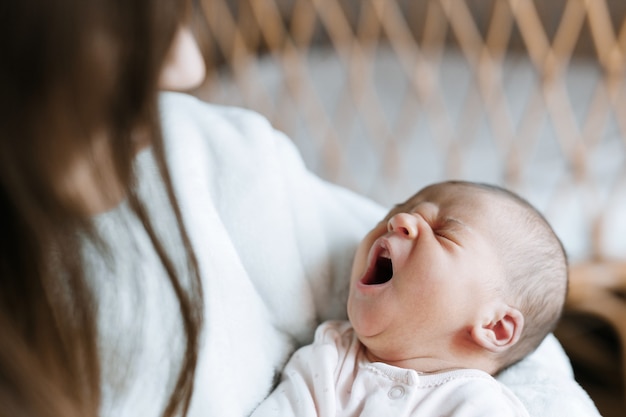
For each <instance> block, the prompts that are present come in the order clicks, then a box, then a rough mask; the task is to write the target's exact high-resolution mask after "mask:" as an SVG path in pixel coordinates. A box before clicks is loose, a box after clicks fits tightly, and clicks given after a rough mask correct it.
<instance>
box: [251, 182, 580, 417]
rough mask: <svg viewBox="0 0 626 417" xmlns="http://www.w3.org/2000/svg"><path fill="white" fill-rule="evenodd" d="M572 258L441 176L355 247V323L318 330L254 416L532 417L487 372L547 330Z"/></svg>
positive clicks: (546, 234) (486, 199)
mask: <svg viewBox="0 0 626 417" xmlns="http://www.w3.org/2000/svg"><path fill="white" fill-rule="evenodd" d="M567 274H568V270H567V259H566V255H565V251H564V249H563V246H562V245H561V242H560V241H559V239H558V237H557V236H556V235H555V233H554V231H553V230H552V228H551V227H550V226H549V224H548V223H547V222H546V220H545V219H544V218H543V216H542V215H541V214H540V213H539V212H538V211H537V210H535V209H534V208H533V207H532V206H531V205H530V204H529V203H527V202H526V201H524V200H523V199H521V198H520V197H518V196H517V195H515V194H513V193H511V192H509V191H506V190H504V189H502V188H498V187H495V186H491V185H485V184H476V183H469V182H458V181H455V182H445V183H440V184H435V185H431V186H429V187H426V188H424V189H423V190H421V191H420V192H418V193H417V194H416V195H414V196H413V197H411V198H410V199H409V200H408V201H406V202H405V203H403V204H400V205H398V206H396V207H395V208H394V209H393V210H391V212H390V213H389V214H388V215H387V217H386V218H385V219H384V220H383V221H382V222H380V223H379V224H378V225H377V226H376V227H375V228H374V229H373V230H372V231H371V232H370V233H369V234H368V235H367V236H366V237H365V238H364V239H363V241H362V242H361V244H360V246H359V248H358V250H357V252H356V255H355V259H354V264H353V269H352V275H351V279H350V294H349V298H348V317H349V319H350V322H349V323H348V322H326V323H323V324H322V325H320V327H319V328H318V329H317V331H316V335H315V341H314V343H313V344H312V345H309V346H305V347H303V348H301V349H300V350H298V351H297V352H296V353H295V354H294V355H293V356H292V358H291V359H290V361H289V363H288V364H287V366H286V368H285V370H284V372H283V376H282V381H281V383H280V385H279V386H278V387H277V388H276V390H275V391H274V392H273V393H272V394H271V395H270V397H268V399H267V400H266V401H264V402H263V403H262V404H261V405H260V406H259V408H258V409H257V410H256V412H255V414H254V415H255V416H275V415H294V416H298V417H302V416H336V415H341V416H498V417H503V416H527V415H528V413H527V412H526V410H525V408H524V407H523V405H522V404H521V403H520V402H519V400H517V399H516V398H515V396H514V395H513V393H512V392H510V391H509V390H508V389H507V388H506V387H504V386H503V385H502V384H500V383H499V382H498V381H497V380H496V379H495V378H493V375H495V374H497V373H498V372H499V371H501V370H502V369H504V368H505V367H507V366H509V365H511V364H513V363H515V362H517V361H519V360H520V359H522V358H523V357H524V356H526V355H527V354H529V353H530V352H532V351H533V350H534V349H535V348H536V347H537V346H538V345H539V344H540V342H541V341H542V340H543V339H544V337H545V336H546V335H547V334H548V333H550V332H551V331H552V330H553V329H554V326H555V325H556V323H557V321H558V319H559V317H560V315H561V311H562V309H563V304H564V302H565V296H566V292H567V279H568V278H567Z"/></svg>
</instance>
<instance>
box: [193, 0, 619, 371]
mask: <svg viewBox="0 0 626 417" xmlns="http://www.w3.org/2000/svg"><path fill="white" fill-rule="evenodd" d="M201 4H202V7H203V12H204V15H205V16H206V23H207V29H208V32H207V34H206V36H203V37H202V39H201V40H202V41H203V43H204V44H205V46H206V50H207V54H208V56H209V63H210V70H209V76H208V79H207V82H206V84H205V85H204V86H203V87H202V88H201V89H199V90H198V91H197V92H196V93H197V95H198V96H199V97H201V98H203V99H206V100H208V101H211V102H216V103H222V104H232V105H238V106H244V107H248V108H251V109H254V110H256V111H259V112H260V113H262V114H264V115H265V116H267V117H268V118H269V119H270V120H271V121H272V123H273V124H274V125H275V126H276V127H277V128H278V129H280V130H282V131H284V132H285V133H287V135H288V136H290V137H291V138H292V139H293V140H294V142H295V143H296V145H297V146H298V147H299V148H300V149H301V151H302V153H303V156H304V158H305V161H306V163H307V164H308V165H309V166H310V167H311V169H313V170H314V171H316V172H317V173H318V174H319V175H321V176H323V177H325V178H327V179H329V180H331V181H334V182H337V183H340V184H343V185H345V186H347V187H350V188H353V189H355V190H356V191H358V192H361V193H363V194H366V195H369V196H371V197H372V198H374V199H376V200H378V201H380V202H382V203H384V204H388V205H390V204H394V203H397V202H398V201H400V200H402V199H404V198H406V197H408V196H409V195H410V194H412V193H413V192H414V191H415V190H416V189H417V188H418V187H420V186H422V185H424V184H426V183H429V182H432V181H438V180H443V179H446V178H465V179H471V180H480V181H487V182H497V183H500V184H502V185H505V186H508V187H510V188H512V189H514V190H516V191H518V192H519V193H520V194H522V195H523V196H525V197H527V198H528V199H529V200H530V201H531V202H532V203H534V204H535V205H537V206H538V207H539V208H540V209H541V210H542V211H543V212H544V213H545V214H546V216H547V217H548V219H549V220H550V221H551V222H552V223H553V225H555V229H556V230H557V233H559V234H560V235H561V237H562V239H563V240H564V244H565V245H566V248H568V251H570V252H571V254H573V256H572V257H573V259H574V260H575V261H576V262H579V263H583V262H587V264H586V265H587V266H589V267H588V268H587V269H585V268H583V267H582V266H581V267H576V268H577V269H575V270H574V274H573V280H575V282H576V283H580V284H576V285H577V286H576V288H577V289H578V288H591V287H593V288H596V287H597V288H596V289H598V288H600V287H601V289H602V291H604V292H602V291H599V292H595V293H594V294H596V295H595V296H594V297H595V298H594V297H591V298H590V297H585V296H584V294H583V293H581V292H579V291H576V290H575V291H572V294H573V297H570V298H571V299H570V304H569V306H570V308H571V309H573V310H577V309H578V310H581V311H585V312H588V313H591V314H594V315H599V316H602V317H603V319H607V320H608V321H609V322H610V323H611V324H612V326H613V328H614V329H615V331H616V332H617V333H618V334H619V335H620V337H621V343H622V346H626V328H624V326H623V323H624V322H625V319H626V301H625V300H624V294H625V293H626V279H625V278H624V277H626V272H624V273H622V272H621V271H623V270H624V268H622V269H620V267H615V265H621V263H620V262H622V261H621V260H623V259H624V257H626V169H625V167H626V165H625V164H624V162H625V160H626V85H625V84H624V81H625V79H626V77H625V75H626V2H624V1H621V0H550V1H544V0H534V1H533V0H204V1H201ZM574 212H575V213H577V214H576V215H573V216H568V213H574ZM622 213H623V214H622ZM622 232H623V233H622ZM609 259H611V261H610V262H609V261H608V260H609ZM605 265H612V266H611V267H610V268H609V269H610V272H607V271H609V269H602V268H599V269H598V268H597V266H605ZM611 268H612V269H611ZM611 274H612V275H613V276H614V278H613V280H612V283H611V284H610V285H609V284H606V282H607V280H604V281H603V279H602V277H606V276H608V275H611ZM600 282H604V284H602V285H600V284H598V283H600ZM573 285H574V283H573ZM589 285H590V286H591V287H588V286H589ZM594 285H595V287H594ZM591 292H593V291H591ZM591 292H590V293H591ZM600 293H602V294H603V295H602V297H599V296H598V294H600ZM580 294H583V296H579V295H580ZM598 297H599V298H598ZM590 300H592V301H590ZM607 305H611V306H612V307H611V308H610V312H606V313H601V312H598V311H597V310H598V309H602V308H603V306H607ZM607 311H608V310H607ZM619 323H622V324H619ZM564 338H565V339H567V335H565V336H564ZM589 351H590V352H592V353H591V355H596V356H597V355H599V354H600V353H598V351H597V350H595V351H594V350H593V349H591V350H589ZM624 362H626V361H624ZM624 374H626V364H624ZM622 381H623V377H622Z"/></svg>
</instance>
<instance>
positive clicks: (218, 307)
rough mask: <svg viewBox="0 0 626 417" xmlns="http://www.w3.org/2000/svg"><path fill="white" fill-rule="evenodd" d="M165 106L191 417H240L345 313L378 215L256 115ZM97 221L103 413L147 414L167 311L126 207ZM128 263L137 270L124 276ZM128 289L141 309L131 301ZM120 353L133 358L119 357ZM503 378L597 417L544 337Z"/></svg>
mask: <svg viewBox="0 0 626 417" xmlns="http://www.w3.org/2000/svg"><path fill="white" fill-rule="evenodd" d="M162 111H163V119H164V126H165V133H166V147H167V151H168V158H169V163H170V168H171V171H172V175H173V181H174V187H175V190H176V193H177V196H178V198H179V201H180V205H181V208H182V211H183V217H184V221H185V224H186V226H187V229H188V231H189V233H190V238H191V240H192V244H193V246H194V249H195V252H196V255H197V257H198V261H199V266H200V273H201V277H202V281H203V286H204V296H205V303H206V305H205V331H204V333H203V342H202V347H201V352H200V362H199V365H198V369H197V376H196V385H195V394H194V397H193V400H192V404H191V411H190V416H193V417H197V416H198V417H199V416H219V417H223V416H246V415H248V414H249V413H250V412H251V411H252V410H253V409H254V407H255V406H256V405H257V404H258V403H259V402H260V401H261V400H262V399H263V398H264V397H265V396H266V395H267V394H268V393H269V391H270V389H271V387H272V385H273V383H274V378H275V376H276V374H277V372H278V371H279V370H280V369H281V367H282V366H283V364H284V363H285V361H286V360H287V358H288V357H289V355H290V353H291V352H292V351H293V349H295V348H296V347H297V346H299V345H302V344H305V343H308V342H309V341H311V339H312V336H313V331H314V329H315V327H316V325H317V324H318V323H319V322H320V321H321V320H325V319H330V318H344V317H345V306H344V303H345V298H346V292H347V277H348V271H349V268H350V265H351V258H352V253H353V250H354V248H355V246H356V244H357V243H358V241H359V240H360V239H361V237H362V236H363V235H364V233H365V232H366V231H367V230H369V229H370V228H371V227H372V226H373V225H374V224H375V222H377V221H379V220H380V219H381V218H382V216H383V215H384V213H385V211H386V210H384V209H383V208H381V207H379V206H378V205H376V204H374V203H372V202H370V201H368V200H366V199H364V198H362V197H360V196H357V195H355V194H353V193H351V192H349V191H347V190H345V189H341V188H339V187H336V186H333V185H331V184H328V183H326V182H324V181H322V180H320V179H318V178H317V177H315V176H314V175H312V174H310V173H309V172H308V171H307V170H306V168H305V167H304V165H303V163H302V161H301V159H300V156H299V155H298V153H297V151H296V149H295V147H294V146H293V145H292V144H291V142H290V141H289V140H288V139H287V138H285V137H284V136H283V135H282V134H280V133H279V132H277V131H275V130H274V129H273V128H272V127H271V126H270V125H269V123H268V122H267V121H266V120H265V119H263V118H262V117H260V116H258V115H256V114H253V113H251V112H248V111H243V110H239V109H234V108H224V107H216V106H212V105H207V104H205V103H202V102H200V101H198V100H196V99H194V98H192V97H190V96H186V95H182V94H173V93H171V94H170V93H168V94H165V95H164V96H163V98H162ZM139 167H140V169H141V177H140V184H141V186H142V192H143V193H144V195H145V196H146V198H147V199H148V200H149V201H150V209H151V210H152V212H153V215H154V216H156V218H157V219H158V220H159V222H158V223H159V230H160V233H161V234H162V236H164V238H165V239H166V241H167V242H168V244H169V245H170V247H171V250H172V251H174V252H175V253H180V252H177V251H180V243H179V239H178V237H177V235H176V233H175V229H174V227H173V225H172V219H171V215H170V214H169V210H168V208H167V204H166V203H165V199H164V198H163V197H162V193H160V192H159V185H158V183H157V182H156V181H155V178H156V176H155V175H154V169H155V168H154V165H153V162H152V159H151V154H150V152H149V151H148V152H144V153H143V154H141V155H140V157H139ZM99 226H100V230H101V231H102V232H103V234H104V235H105V236H104V237H105V239H107V240H109V241H111V242H114V244H113V245H112V247H111V250H112V252H113V255H114V256H112V257H109V258H107V259H105V260H102V262H104V263H103V264H102V263H100V262H101V260H99V259H96V257H95V256H92V257H93V258H94V268H95V270H96V271H97V273H99V274H100V275H104V274H105V273H106V277H103V278H102V279H100V278H99V279H98V280H97V282H96V285H97V286H98V291H99V292H100V294H101V297H102V300H101V311H102V320H101V324H102V329H103V330H102V331H103V334H104V338H103V339H104V340H106V343H104V344H103V352H104V353H103V354H104V356H105V360H106V361H107V362H106V364H105V372H104V376H105V379H106V382H107V384H106V390H105V395H104V402H105V404H104V409H103V415H115V416H120V415H129V416H131V415H132V416H137V415H141V416H148V417H149V416H156V415H158V409H159V407H161V406H162V401H163V400H162V399H163V398H165V397H166V396H167V390H166V389H164V388H163V386H166V384H164V382H165V381H167V380H168V377H169V375H171V370H172V369H176V366H177V362H176V361H175V360H174V359H175V358H176V354H177V353H178V352H180V343H178V342H177V341H178V340H179V337H180V333H181V330H180V323H179V321H178V319H177V318H176V317H177V314H178V313H177V312H176V305H175V303H174V301H173V298H172V296H171V290H170V288H169V286H168V285H164V284H163V283H164V282H165V279H164V277H163V271H162V269H161V268H160V267H159V265H158V262H156V258H155V256H154V253H153V251H152V249H151V247H150V245H149V244H147V243H146V242H147V240H146V239H145V236H144V235H143V234H142V233H141V230H140V228H138V227H136V224H135V221H134V220H133V219H132V216H128V213H127V210H126V207H125V206H124V205H122V206H121V207H120V208H119V209H117V210H115V211H113V212H111V213H108V214H106V215H104V216H102V217H101V218H100V219H99ZM130 235H132V236H130ZM131 237H132V239H130V238H131ZM128 242H134V243H133V244H129V243H128ZM137 257H139V259H143V260H144V262H143V263H142V264H141V265H140V267H133V268H130V267H129V265H137V262H136V260H137ZM112 258H113V259H116V262H112V261H111V259H112ZM179 268H184V265H179ZM181 270H183V269H181ZM137 289H139V290H140V291H137ZM133 291H134V293H138V292H139V293H140V294H142V296H140V297H139V298H140V300H139V301H140V302H138V301H137V297H135V296H130V297H129V296H127V295H126V294H128V293H133ZM152 300H159V301H158V302H153V301H152ZM120 334H124V335H126V336H124V337H120V336H119V335H120ZM128 357H133V358H135V359H134V360H132V361H131V360H124V361H122V360H120V358H128ZM120 375H124V376H126V379H127V381H128V382H127V383H126V384H125V385H124V386H120V385H119V380H120ZM500 380H501V381H502V382H504V383H506V384H507V385H508V386H509V387H510V388H511V389H512V390H513V391H514V392H515V393H516V394H517V395H518V396H519V397H520V399H521V400H522V402H524V404H525V405H526V407H527V408H528V410H529V412H530V414H531V415H533V416H557V415H558V416H562V415H568V416H581V417H582V416H597V415H599V414H598V413H597V411H596V410H595V407H594V406H593V404H592V403H591V401H590V400H589V398H588V396H587V395H586V394H585V392H584V391H582V389H581V388H580V387H579V386H578V385H577V384H576V382H575V381H574V379H573V377H572V371H571V367H570V365H569V362H568V360H567V357H566V356H565V354H564V353H563V351H562V350H561V348H560V346H559V345H558V342H556V339H554V338H553V337H550V338H549V339H548V340H547V342H546V343H544V345H543V346H542V347H541V348H540V350H539V351H538V352H537V353H536V354H534V355H533V356H531V357H530V358H528V359H526V360H524V361H523V362H521V363H520V364H518V365H516V366H514V367H513V368H511V369H509V370H507V371H506V372H505V373H503V375H502V376H501V377H500ZM557 393H558V394H557Z"/></svg>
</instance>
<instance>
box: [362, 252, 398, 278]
mask: <svg viewBox="0 0 626 417" xmlns="http://www.w3.org/2000/svg"><path fill="white" fill-rule="evenodd" d="M377 252H378V253H377V254H376V256H375V257H374V261H373V262H372V265H370V267H369V268H368V270H367V273H366V274H365V276H364V277H363V279H362V280H361V282H362V283H363V284H365V285H380V284H384V283H386V282H389V280H391V278H393V262H392V261H391V258H390V257H389V252H388V251H387V250H386V249H384V248H379V249H378V251H377Z"/></svg>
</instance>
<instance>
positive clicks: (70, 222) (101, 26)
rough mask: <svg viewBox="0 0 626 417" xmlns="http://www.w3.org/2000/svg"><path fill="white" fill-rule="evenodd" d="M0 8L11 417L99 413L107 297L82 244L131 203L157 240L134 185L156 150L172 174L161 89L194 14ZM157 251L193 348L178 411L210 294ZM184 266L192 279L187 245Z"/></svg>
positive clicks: (175, 395)
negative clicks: (102, 313)
mask: <svg viewBox="0 0 626 417" xmlns="http://www.w3.org/2000/svg"><path fill="white" fill-rule="evenodd" d="M1 9H2V10H1V11H0V19H1V22H0V26H1V27H2V28H1V29H0V31H1V40H0V43H1V45H2V50H3V58H2V62H3V63H2V70H1V71H0V83H1V85H2V87H1V91H2V93H1V95H0V97H1V99H0V109H1V113H2V116H1V117H2V119H1V120H2V122H1V124H0V129H1V131H0V137H1V142H0V147H1V150H0V158H1V161H0V165H1V167H0V201H1V202H0V210H1V215H0V217H1V219H2V220H1V221H2V226H1V229H2V231H3V238H2V243H1V244H0V245H1V249H0V250H1V255H0V256H1V261H0V262H1V263H0V268H1V269H0V275H1V276H2V288H1V290H0V294H1V295H0V300H1V301H0V320H1V321H2V332H3V337H1V338H0V339H1V340H2V342H0V343H1V346H0V357H1V361H2V362H1V366H2V375H3V379H2V396H3V398H2V400H1V401H0V403H1V404H2V405H3V406H2V410H1V412H2V414H3V415H96V414H97V412H98V409H99V407H100V403H101V395H102V394H101V391H102V390H101V375H102V370H101V358H100V352H99V347H98V325H97V317H96V315H97V303H95V300H94V298H95V297H96V296H97V295H96V294H94V292H93V288H90V282H89V279H88V277H87V276H86V272H85V266H84V264H83V262H82V261H81V260H80V258H78V257H76V253H77V252H78V251H79V250H80V247H81V241H82V240H83V239H85V238H89V239H90V240H91V241H93V242H97V235H96V234H95V230H94V229H93V225H91V224H90V218H91V216H92V215H93V214H94V213H98V212H101V211H103V210H107V209H109V208H111V207H114V206H115V205H117V204H119V201H120V200H121V199H122V198H128V201H129V204H130V205H131V206H132V207H133V210H134V211H135V212H136V213H137V216H138V217H139V218H140V219H141V221H142V222H143V223H144V225H145V227H146V230H148V231H149V233H150V234H151V235H153V231H152V229H153V225H152V224H151V222H150V220H149V219H148V218H147V217H146V214H145V207H144V206H143V203H142V202H141V201H139V200H138V198H137V197H136V193H135V192H134V191H133V187H132V182H133V181H134V173H133V169H132V161H133V159H134V157H135V154H136V152H137V151H138V149H139V148H141V147H142V146H145V145H146V144H147V143H148V142H150V143H152V144H153V145H154V149H155V155H156V157H157V160H159V164H160V166H161V167H163V155H162V153H161V149H160V145H159V144H160V136H161V132H160V127H159V124H158V119H157V117H158V113H157V83H158V81H159V77H160V76H161V67H162V65H163V62H164V61H165V59H166V54H167V52H168V50H169V49H170V45H171V44H172V40H173V38H174V35H175V32H176V30H177V28H178V27H179V25H180V24H181V23H182V22H183V21H184V20H186V19H187V18H188V15H189V13H190V10H189V7H188V5H186V4H185V3H184V2H171V1H160V2H155V1H133V2H126V1H82V0H78V1H71V0H65V1H55V2H47V1H34V2H33V1H26V2H5V3H4V4H3V5H2V6H1ZM147 46H149V47H147ZM163 76H164V78H165V81H169V82H172V81H176V80H172V79H171V78H172V77H171V76H169V77H168V75H167V73H164V75H163ZM162 173H163V178H164V181H165V184H167V185H169V180H168V177H167V172H166V170H163V171H162ZM168 192H169V194H170V195H171V187H169V186H168ZM172 201H173V200H172ZM178 217H180V216H178ZM183 237H184V238H185V239H184V240H185V243H186V244H187V241H186V236H185V235H183ZM154 244H155V246H156V248H157V249H159V252H160V255H161V261H162V262H163V264H164V265H165V266H166V268H167V270H168V272H169V278H170V280H171V283H172V286H173V287H174V289H175V292H176V295H177V299H178V302H179V304H180V311H181V317H182V321H183V323H184V328H185V337H186V340H187V347H186V349H185V351H184V355H183V357H182V359H181V366H180V368H181V370H180V372H178V375H176V376H175V378H174V379H175V383H174V385H173V389H172V392H171V395H170V400H169V401H168V402H167V405H166V406H165V409H166V413H165V414H166V415H174V414H175V412H176V411H177V410H179V409H180V410H185V409H186V408H187V406H188V403H189V398H190V395H191V389H192V385H193V375H194V372H193V370H194V368H195V364H196V360H197V359H196V358H197V349H198V347H197V346H198V335H199V332H200V327H201V314H200V311H201V308H202V298H201V292H200V291H197V292H192V291H189V290H185V289H183V288H182V287H181V285H180V279H179V278H178V277H177V276H176V274H175V273H174V271H173V269H172V267H171V265H170V264H171V262H172V261H171V259H169V258H168V256H167V254H166V253H165V252H164V251H162V250H161V244H160V243H159V241H158V239H156V238H154ZM188 258H189V264H190V266H191V271H192V272H195V271H194V267H193V265H194V263H195V261H194V258H193V253H192V252H191V251H189V252H188ZM195 275H197V274H195ZM194 286H195V287H199V282H198V278H197V276H196V277H195V278H194ZM195 287H194V288H195Z"/></svg>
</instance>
